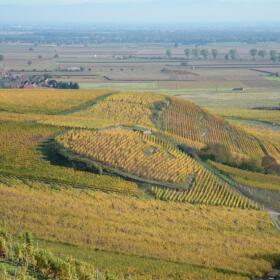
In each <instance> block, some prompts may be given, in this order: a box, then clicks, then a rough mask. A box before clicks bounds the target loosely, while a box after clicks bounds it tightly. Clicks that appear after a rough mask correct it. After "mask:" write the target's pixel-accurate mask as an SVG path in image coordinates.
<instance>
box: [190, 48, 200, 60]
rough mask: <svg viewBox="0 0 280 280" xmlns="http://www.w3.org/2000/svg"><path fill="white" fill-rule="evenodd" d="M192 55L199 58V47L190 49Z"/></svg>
mask: <svg viewBox="0 0 280 280" xmlns="http://www.w3.org/2000/svg"><path fill="white" fill-rule="evenodd" d="M192 55H193V56H194V57H195V58H196V59H198V58H199V55H200V50H199V48H195V49H192Z"/></svg>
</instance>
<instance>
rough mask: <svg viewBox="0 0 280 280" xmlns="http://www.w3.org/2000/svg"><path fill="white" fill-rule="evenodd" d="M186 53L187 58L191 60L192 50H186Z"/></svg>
mask: <svg viewBox="0 0 280 280" xmlns="http://www.w3.org/2000/svg"><path fill="white" fill-rule="evenodd" d="M184 52H185V56H186V58H187V59H189V58H190V55H191V50H190V49H185V50H184Z"/></svg>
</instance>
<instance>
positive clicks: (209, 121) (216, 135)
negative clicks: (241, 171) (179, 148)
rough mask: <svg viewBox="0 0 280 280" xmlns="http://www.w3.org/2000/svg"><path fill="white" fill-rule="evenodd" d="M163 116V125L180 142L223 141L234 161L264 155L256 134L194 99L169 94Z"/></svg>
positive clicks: (207, 143)
mask: <svg viewBox="0 0 280 280" xmlns="http://www.w3.org/2000/svg"><path fill="white" fill-rule="evenodd" d="M161 117H162V129H163V130H164V131H165V132H166V133H168V135H169V136H170V135H172V136H173V137H174V138H175V139H176V140H177V141H179V142H184V143H186V144H187V145H190V146H193V147H195V148H198V149H201V148H204V147H207V146H208V147H209V146H211V145H219V146H220V147H223V149H224V150H225V151H227V153H228V156H230V157H232V159H234V161H245V162H246V161H250V160H252V159H255V160H259V159H261V158H262V157H263V156H264V154H263V151H262V149H261V147H260V146H259V144H258V142H257V141H256V140H255V139H254V138H253V137H252V136H250V135H249V134H247V133H246V132H245V131H243V130H242V129H239V128H236V127H234V126H231V125H229V124H228V123H227V122H225V121H224V120H223V119H221V118H218V117H215V116H213V115H211V114H210V113H208V112H207V111H205V110H203V109H201V108H200V107H198V106H196V105H195V104H192V103H191V102H188V101H185V100H181V99H177V98H168V106H166V108H165V109H164V110H163V113H162V116H161ZM225 160H226V159H225Z"/></svg>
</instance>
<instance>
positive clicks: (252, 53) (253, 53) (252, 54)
mask: <svg viewBox="0 0 280 280" xmlns="http://www.w3.org/2000/svg"><path fill="white" fill-rule="evenodd" d="M257 54H258V50H257V49H251V50H250V55H251V56H252V58H253V60H255V59H256V55H257Z"/></svg>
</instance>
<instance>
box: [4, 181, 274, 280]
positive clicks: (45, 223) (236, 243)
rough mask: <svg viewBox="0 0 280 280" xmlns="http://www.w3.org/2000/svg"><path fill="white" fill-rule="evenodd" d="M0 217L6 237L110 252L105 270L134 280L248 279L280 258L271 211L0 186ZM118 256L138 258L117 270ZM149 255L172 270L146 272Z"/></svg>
mask: <svg viewBox="0 0 280 280" xmlns="http://www.w3.org/2000/svg"><path fill="white" fill-rule="evenodd" d="M22 209H24V211H22ZM0 215H1V217H2V219H1V221H0V226H4V227H5V228H6V229H7V230H9V231H10V232H12V233H16V232H18V230H19V228H20V229H21V230H23V231H31V232H32V233H33V234H34V236H35V237H39V238H41V239H45V240H51V241H56V242H61V243H62V244H72V245H75V249H74V252H75V254H77V255H78V256H79V258H81V257H82V256H80V255H79V253H80V254H82V252H83V248H88V249H90V250H95V252H97V253H98V252H100V254H101V253H102V250H104V251H105V252H108V255H109V257H108V258H107V259H106V267H107V268H108V267H111V269H112V268H113V269H114V270H116V272H118V273H120V274H122V273H123V275H127V273H130V274H131V276H132V278H133V279H137V280H138V279H139V280H140V279H141V280H143V279H145V277H146V279H147V278H148V279H149V278H151V277H153V276H156V277H157V278H158V279H160V280H165V279H167V278H171V279H176V277H177V278H178V275H180V277H182V278H183V279H192V280H193V279H195V280H200V279H209V280H212V279H218V280H229V279H234V280H248V279H250V278H251V277H252V276H253V275H261V274H263V273H264V272H265V271H269V270H271V266H272V265H273V264H274V257H275V256H276V255H277V254H279V253H280V251H279V248H280V238H279V234H278V232H277V231H276V229H275V228H274V227H273V225H272V223H271V221H270V220H269V217H268V214H267V213H265V212H262V211H256V210H244V209H231V208H224V207H212V206H211V207H210V206H201V205H194V206H193V205H190V204H182V203H174V202H169V203H165V202H162V201H157V200H151V199H148V200H146V199H137V198H133V197H129V196H123V195H117V194H113V193H109V194H105V193H101V192H89V191H75V190H73V189H69V188H68V189H63V188H61V189H59V190H52V189H51V188H46V187H45V188H42V187H39V186H37V187H35V186H34V187H32V188H31V187H29V186H28V185H25V184H24V183H21V184H18V185H16V186H14V187H10V186H7V185H6V184H3V183H2V184H1V185H0ZM58 246H59V245H58ZM80 248H81V251H80ZM110 252H118V255H117V256H115V257H114V255H113V254H112V255H110ZM122 253H123V254H124V256H126V257H130V256H131V255H132V256H131V259H132V260H133V259H135V258H134V256H135V257H136V256H141V257H142V261H141V260H138V261H134V262H133V261H131V263H130V264H131V266H127V265H124V264H125V263H126V262H124V263H122V265H119V266H118V259H119V258H120V257H121V256H122ZM86 256H89V255H88V254H86ZM97 258H98V257H97ZM150 258H152V259H154V263H155V264H157V262H156V260H158V261H160V262H159V263H158V264H161V263H162V262H164V261H165V262H167V264H166V265H167V266H170V270H167V271H166V270H164V269H159V268H158V267H157V268H156V269H153V270H152V271H149V270H145V269H143V268H145V267H147V263H149V262H150ZM124 260H125V259H124ZM237 260H238V261H237ZM239 260H242V261H239ZM91 261H92V260H91ZM139 262H140V264H141V265H143V266H142V267H139ZM141 265H140V266H141ZM174 267H176V268H177V269H175V268H174ZM112 272H114V271H112ZM143 273H144V276H145V277H143V276H142V275H143ZM141 277H142V278H141Z"/></svg>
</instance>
